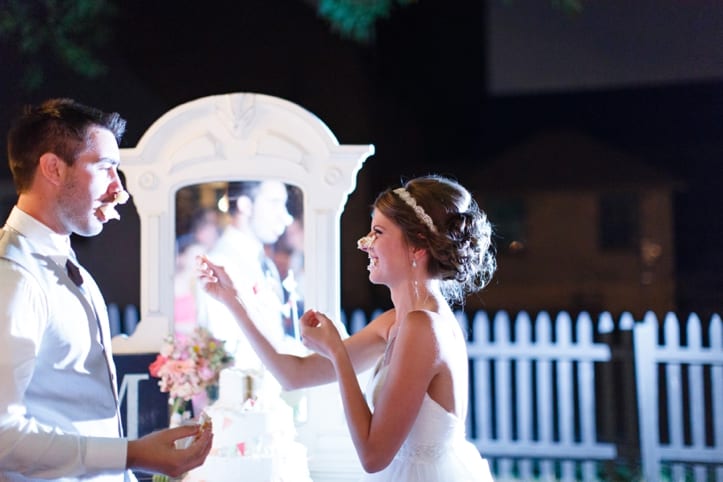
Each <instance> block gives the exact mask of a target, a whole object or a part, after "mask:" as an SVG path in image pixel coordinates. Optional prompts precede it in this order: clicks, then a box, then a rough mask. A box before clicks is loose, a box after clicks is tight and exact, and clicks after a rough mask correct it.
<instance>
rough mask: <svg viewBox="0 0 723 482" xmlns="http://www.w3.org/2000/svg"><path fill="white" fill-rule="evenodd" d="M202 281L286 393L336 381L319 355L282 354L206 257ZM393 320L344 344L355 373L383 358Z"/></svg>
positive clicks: (388, 315) (383, 319)
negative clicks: (228, 313)
mask: <svg viewBox="0 0 723 482" xmlns="http://www.w3.org/2000/svg"><path fill="white" fill-rule="evenodd" d="M199 277H200V279H201V281H202V282H203V287H204V290H205V291H206V292H207V293H208V294H209V295H211V296H212V297H214V298H216V299H217V300H219V301H221V302H222V303H223V304H224V305H225V306H226V307H227V308H228V309H229V310H230V311H231V313H232V314H233V316H234V318H235V319H236V321H237V323H238V324H239V326H240V327H241V330H242V331H243V332H244V334H245V335H246V338H247V339H248V341H249V343H250V344H251V346H252V347H253V349H254V351H255V352H256V354H257V355H258V356H259V358H260V359H261V361H262V362H263V364H264V365H265V366H266V368H267V369H268V370H269V371H270V372H271V373H272V374H273V375H274V377H275V378H276V379H277V380H278V382H279V383H280V384H281V386H282V387H283V388H284V389H286V390H294V389H297V388H304V387H310V386H315V385H322V384H324V383H329V382H332V381H334V380H336V373H335V371H334V367H333V366H332V364H331V363H330V362H329V360H328V359H326V358H324V357H322V356H320V355H318V354H316V353H313V354H310V355H307V356H297V355H291V354H283V353H279V352H278V351H277V350H276V348H275V347H274V346H273V345H272V344H271V342H269V340H268V339H267V338H266V337H265V336H264V335H263V333H262V332H261V331H260V330H259V329H258V327H257V325H256V323H255V322H254V320H255V319H257V316H258V315H256V314H255V313H254V308H253V305H251V304H247V303H245V302H244V300H243V299H242V298H241V297H240V296H239V295H238V293H237V291H236V288H235V287H234V285H233V282H232V281H231V279H230V277H229V276H228V274H227V273H226V272H225V270H224V269H223V268H222V267H221V266H218V265H216V264H214V263H212V262H211V261H209V260H208V259H207V258H206V257H205V256H203V257H201V258H200V265H199ZM393 320H394V312H393V311H392V310H390V311H388V312H385V313H383V314H382V315H380V316H379V317H377V318H375V319H374V320H373V321H372V322H371V323H369V324H368V325H367V326H366V327H365V328H364V329H362V330H360V331H359V332H358V333H355V334H354V335H352V336H350V337H349V338H347V339H346V340H344V342H343V343H344V345H345V346H346V349H347V351H348V353H349V357H350V360H351V363H352V369H353V370H357V371H360V372H361V371H364V370H366V369H368V368H370V367H371V366H372V365H373V364H374V362H375V361H376V360H377V359H378V358H379V356H380V355H381V354H382V353H383V351H384V346H385V344H386V333H387V331H388V327H389V326H390V325H391V322H392V321H393Z"/></svg>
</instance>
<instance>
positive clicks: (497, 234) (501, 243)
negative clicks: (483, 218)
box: [484, 198, 527, 254]
mask: <svg viewBox="0 0 723 482" xmlns="http://www.w3.org/2000/svg"><path fill="white" fill-rule="evenodd" d="M484 210H485V212H486V213H487V215H488V216H489V219H490V222H491V223H492V232H493V234H494V236H493V239H494V240H495V246H496V247H497V252H499V253H509V254H517V253H522V252H524V251H525V250H526V249H527V210H526V209H525V202H524V200H523V199H521V198H495V199H490V200H488V202H487V203H486V204H485V206H484Z"/></svg>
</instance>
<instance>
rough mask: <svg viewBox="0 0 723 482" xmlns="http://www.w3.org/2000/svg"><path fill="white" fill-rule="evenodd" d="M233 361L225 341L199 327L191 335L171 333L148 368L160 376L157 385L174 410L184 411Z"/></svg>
mask: <svg viewBox="0 0 723 482" xmlns="http://www.w3.org/2000/svg"><path fill="white" fill-rule="evenodd" d="M232 361H233V357H232V356H231V355H230V354H229V353H228V352H227V351H226V349H225V348H224V342H223V341H222V340H219V339H217V338H214V337H213V336H212V335H211V332H209V331H208V330H207V329H206V328H203V327H197V328H196V329H195V330H194V331H193V333H191V334H190V335H185V334H183V333H176V334H175V336H174V335H172V334H171V335H168V337H166V339H165V340H164V342H163V345H161V349H160V350H159V353H158V355H157V356H156V359H155V361H153V363H151V364H150V365H149V366H148V371H149V372H150V374H151V375H152V376H154V377H157V378H160V380H159V381H158V386H159V387H160V388H161V391H162V392H168V395H169V399H168V403H169V404H170V405H172V407H173V413H176V412H178V413H182V412H183V410H184V408H185V405H186V402H188V401H189V400H190V399H191V398H192V397H193V396H194V395H197V394H199V393H201V392H203V391H204V390H208V389H209V388H211V387H215V386H216V385H217V384H218V377H219V373H220V372H221V370H222V369H223V368H225V367H226V366H228V365H229V364H230V363H231V362H232Z"/></svg>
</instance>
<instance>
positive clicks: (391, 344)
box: [201, 176, 496, 482]
mask: <svg viewBox="0 0 723 482" xmlns="http://www.w3.org/2000/svg"><path fill="white" fill-rule="evenodd" d="M491 236H492V228H491V225H490V223H489V221H488V219H487V217H486V215H485V214H484V213H483V212H482V211H481V210H480V209H479V208H478V207H477V204H476V202H475V201H474V199H473V198H472V196H471V195H470V193H469V192H468V191H467V190H466V189H465V188H464V187H462V186H461V185H460V184H458V183H457V182H454V181H452V180H449V179H446V178H442V177H437V176H429V177H422V178H417V179H413V180H411V181H409V182H407V183H406V184H405V185H404V187H400V188H396V189H388V190H386V191H384V192H382V193H381V194H380V195H379V196H378V197H377V199H376V201H375V202H374V211H373V216H372V222H371V230H370V231H369V233H368V234H367V235H366V236H364V237H363V238H361V239H360V240H359V243H358V247H359V249H361V250H362V251H363V252H365V253H366V254H367V256H368V258H369V266H368V270H369V280H370V281H371V282H372V283H375V284H382V285H385V286H387V287H388V288H389V291H390V294H391V299H392V302H393V305H394V309H392V310H389V311H387V312H385V313H383V314H382V315H380V316H379V317H377V318H375V319H374V320H372V321H371V322H370V323H369V324H368V325H367V326H366V327H365V328H364V329H362V330H361V331H359V332H357V333H355V334H354V335H352V336H350V337H348V338H346V339H342V338H341V336H340V335H339V332H338V331H337V329H336V326H335V325H334V323H333V322H332V321H331V320H330V319H329V318H327V317H326V316H325V315H324V314H322V313H319V312H316V311H307V312H306V313H305V314H304V316H303V317H302V318H301V334H302V337H303V341H304V345H305V346H307V347H308V348H310V349H312V350H314V351H315V352H316V353H314V354H312V355H308V356H305V357H299V356H291V355H284V354H281V353H279V352H278V351H277V350H275V349H274V347H273V345H272V344H270V343H268V341H267V339H266V338H265V337H264V335H263V333H262V331H261V330H259V326H260V324H261V323H260V322H261V320H259V319H257V318H256V307H255V306H254V300H253V298H251V297H248V296H246V293H245V292H244V290H242V289H239V287H238V286H234V284H233V282H232V279H231V278H230V277H229V276H228V275H227V274H226V272H225V271H224V269H223V268H222V267H220V266H217V265H214V264H212V263H210V262H203V259H202V263H201V279H202V280H203V281H204V282H205V289H206V291H207V292H209V293H210V294H211V295H212V296H214V297H216V298H217V299H219V300H220V301H222V302H223V303H224V304H226V306H228V307H229V309H230V310H231V311H233V313H234V314H235V316H236V320H237V321H238V323H239V326H241V327H242V328H243V330H244V332H245V333H246V335H247V336H248V337H249V339H250V340H251V341H252V344H253V347H254V349H256V350H257V352H258V353H259V356H260V357H261V358H262V359H263V361H264V363H265V364H266V366H267V367H268V369H269V370H270V371H271V373H273V374H274V376H275V377H276V379H277V380H279V382H280V383H281V384H282V386H283V387H284V388H286V389H295V388H301V387H308V386H313V385H321V384H325V383H329V382H331V381H334V380H336V381H337V382H338V384H339V389H340V391H341V399H342V402H343V405H344V412H345V415H346V420H347V425H348V427H349V431H350V433H351V437H352V441H353V442H354V446H355V448H356V451H357V453H358V455H359V459H360V461H361V463H362V466H363V467H364V469H365V470H366V471H367V472H368V473H369V475H367V476H366V477H365V478H364V479H363V480H368V481H371V480H374V481H385V482H392V481H393V482H417V481H426V482H446V481H450V480H465V481H477V482H489V481H491V480H492V476H491V473H490V470H489V467H488V464H487V462H486V461H485V460H484V459H483V458H482V457H481V456H480V453H479V451H478V450H477V448H476V447H475V446H474V445H473V444H471V443H470V442H468V441H467V440H466V438H465V419H466V415H467V402H468V393H467V392H468V384H469V379H468V363H469V359H468V356H467V344H466V337H465V334H464V333H463V331H462V329H461V327H460V326H459V324H458V322H457V319H456V317H455V315H454V312H453V311H452V307H451V306H452V304H454V303H460V302H462V301H463V300H464V297H465V296H466V295H467V294H468V293H472V292H476V291H479V290H481V289H482V288H483V287H484V286H485V285H486V284H487V283H488V282H489V280H490V279H491V277H492V274H493V272H494V270H495V267H496V262H495V258H494V253H493V250H492V247H491ZM374 366H376V368H374V372H373V376H372V377H371V379H370V384H369V386H368V387H367V389H366V394H364V393H363V391H362V389H361V387H360V386H359V381H358V379H357V376H356V374H357V373H359V372H362V371H365V370H367V369H369V368H372V367H374Z"/></svg>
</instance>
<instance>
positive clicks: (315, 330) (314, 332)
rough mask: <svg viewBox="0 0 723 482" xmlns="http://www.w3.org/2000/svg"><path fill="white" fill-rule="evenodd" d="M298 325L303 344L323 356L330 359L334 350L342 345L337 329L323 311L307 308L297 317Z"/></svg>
mask: <svg viewBox="0 0 723 482" xmlns="http://www.w3.org/2000/svg"><path fill="white" fill-rule="evenodd" d="M299 325H300V326H301V341H302V343H303V344H304V346H306V347H307V348H308V349H310V350H313V351H315V352H317V353H319V354H320V355H321V356H323V357H325V358H329V359H331V358H332V356H333V353H334V350H336V349H338V348H339V347H340V346H343V342H342V339H341V335H339V330H337V328H336V326H335V325H334V323H333V322H332V321H331V320H330V319H329V318H328V317H327V316H326V315H325V314H323V313H320V312H318V311H314V310H308V311H307V312H306V313H304V315H303V316H302V317H301V318H300V319H299Z"/></svg>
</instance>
